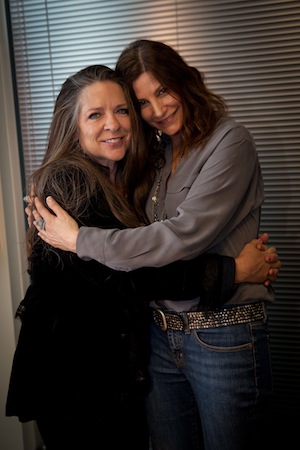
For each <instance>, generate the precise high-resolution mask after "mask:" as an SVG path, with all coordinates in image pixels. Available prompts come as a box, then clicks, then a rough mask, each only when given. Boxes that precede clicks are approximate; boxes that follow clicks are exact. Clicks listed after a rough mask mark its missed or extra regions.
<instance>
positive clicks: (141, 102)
mask: <svg viewBox="0 0 300 450" xmlns="http://www.w3.org/2000/svg"><path fill="white" fill-rule="evenodd" d="M147 103H148V102H147V100H139V104H140V107H141V108H143V106H145V105H147Z"/></svg>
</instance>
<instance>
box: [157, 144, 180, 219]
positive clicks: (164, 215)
mask: <svg viewBox="0 0 300 450" xmlns="http://www.w3.org/2000/svg"><path fill="white" fill-rule="evenodd" d="M182 158H183V152H181V155H180V157H179V159H178V161H177V164H176V166H175V167H174V169H173V174H174V172H175V170H176V169H177V167H178V166H179V164H180V162H181V160H182ZM162 175H163V168H161V169H160V170H159V173H158V176H157V184H156V187H155V190H154V195H153V197H151V200H152V205H153V221H154V222H163V221H164V220H165V219H166V218H167V213H166V210H165V211H164V213H163V215H162V219H161V220H159V219H158V207H159V195H160V189H161V183H162ZM171 175H172V174H170V176H169V180H170V177H171Z"/></svg>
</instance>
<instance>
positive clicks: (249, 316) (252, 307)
mask: <svg viewBox="0 0 300 450" xmlns="http://www.w3.org/2000/svg"><path fill="white" fill-rule="evenodd" d="M153 318H154V322H155V323H156V325H158V326H159V328H161V329H162V330H163V331H167V330H174V331H185V332H189V330H195V329H198V328H216V327H227V326H229V325H237V324H240V323H247V322H255V321H257V320H263V319H264V318H265V310H264V305H263V303H262V302H258V303H251V304H245V305H238V306H231V307H227V308H222V309H216V310H207V311H191V312H187V313H186V312H179V313H177V312H167V311H163V310H162V309H153Z"/></svg>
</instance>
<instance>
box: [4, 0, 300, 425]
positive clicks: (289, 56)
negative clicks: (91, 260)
mask: <svg viewBox="0 0 300 450" xmlns="http://www.w3.org/2000/svg"><path fill="white" fill-rule="evenodd" d="M9 6H10V13H11V26H12V35H13V45H14V56H15V67H16V77H17V87H18V98H19V108H20V119H21V129H22V143H23V151H24V158H25V173H26V176H28V174H29V173H30V172H31V171H32V170H34V169H35V168H36V167H37V166H38V165H39V164H40V161H41V158H42V155H43V153H44V149H45V142H46V135H47V130H48V126H49V121H50V117H51V113H52V108H53V102H54V99H55V97H56V95H57V93H58V91H59V89H60V85H61V83H62V82H63V81H64V79H65V78H66V77H67V76H69V75H70V74H72V73H73V72H75V71H77V70H78V69H80V68H82V67H84V66H86V65H89V64H95V63H103V64H107V65H109V66H111V67H114V65H115V62H116V59H117V56H118V54H119V53H120V51H121V50H122V49H123V48H124V46H125V45H126V44H127V43H129V42H130V41H131V40H133V39H135V38H142V37H144V38H150V39H158V40H163V41H165V42H167V43H168V44H170V45H173V46H174V47H175V48H177V49H178V50H179V51H180V53H181V54H182V55H183V56H184V57H185V58H186V60H187V61H188V62H189V63H190V64H192V65H194V66H196V67H198V68H199V69H200V70H202V71H203V72H204V73H205V75H206V79H207V82H208V84H209V86H210V87H211V88H212V89H214V90H215V91H217V92H219V93H220V94H222V95H223V96H224V97H225V99H226V100H227V101H228V103H229V106H230V110H231V113H232V115H233V116H234V117H236V119H237V120H238V121H240V122H242V123H244V124H245V125H246V126H247V127H248V128H249V129H250V130H251V131H252V133H253V135H254V138H255V140H256V143H257V148H258V154H259V159H260V162H261V166H262V171H263V176H264V181H265V190H266V201H265V204H264V207H263V211H262V223H261V230H262V231H268V232H269V233H270V236H271V244H273V245H276V246H277V248H278V250H279V253H280V257H281V259H282V260H283V264H284V265H283V268H282V270H281V272H280V277H279V280H278V281H277V283H276V284H275V286H274V287H275V291H276V295H277V300H276V302H275V304H274V305H272V306H271V307H270V330H271V350H272V357H273V366H274V389H275V398H274V407H273V410H272V413H273V415H274V420H275V419H277V420H278V421H279V422H280V418H281V417H282V415H284V416H283V417H287V416H288V417H289V418H292V417H293V416H295V414H296V413H298V414H299V412H300V410H299V404H300V327H299V325H300V299H299V292H300V270H299V269H300V257H299V254H300V243H299V230H300V213H299V207H300V81H299V80H300V61H299V54H300V53H299V52H300V2H299V1H265V0H262V1H247V0H245V1H240V0H233V1H229V0H222V1H218V0H211V1H210V0H204V1H188V0H187V1H183V0H181V1H180V0H177V1H174V0H169V1H168V0H165V1H156V0H150V1H139V0H127V1H125V2H124V1H122V0H119V1H115V0H108V1H88V0H87V1H85V2H81V1H69V0H66V1H58V0H44V1H39V0H26V1H21V0H10V1H9ZM183 82H184V80H183Z"/></svg>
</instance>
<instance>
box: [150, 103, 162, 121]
mask: <svg viewBox="0 0 300 450" xmlns="http://www.w3.org/2000/svg"><path fill="white" fill-rule="evenodd" d="M151 106H152V115H153V117H155V118H159V117H161V116H163V114H164V105H163V103H162V102H160V101H159V100H158V99H156V100H154V101H152V102H151Z"/></svg>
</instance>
